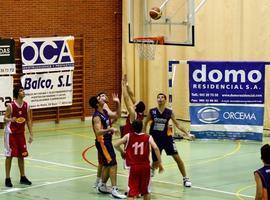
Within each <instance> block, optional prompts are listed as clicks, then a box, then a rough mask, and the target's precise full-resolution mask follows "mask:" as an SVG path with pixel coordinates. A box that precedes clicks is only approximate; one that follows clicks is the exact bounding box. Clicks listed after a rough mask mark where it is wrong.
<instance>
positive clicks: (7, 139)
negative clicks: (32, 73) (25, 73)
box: [4, 87, 33, 187]
mask: <svg viewBox="0 0 270 200" xmlns="http://www.w3.org/2000/svg"><path fill="white" fill-rule="evenodd" d="M13 97H14V100H13V101H12V102H11V103H10V104H8V106H7V110H6V113H5V117H4V120H5V122H6V127H5V135H4V145H5V156H6V162H5V168H6V180H5V185H6V187H12V186H13V185H12V182H11V179H10V169H11V163H12V158H13V157H17V158H18V166H19V170H20V175H21V179H20V183H21V184H25V185H31V184H32V183H31V182H30V181H29V180H28V179H27V178H26V177H25V171H24V157H26V156H28V151H27V148H26V141H25V135H24V132H25V124H26V125H27V128H28V130H29V133H30V136H29V140H28V142H29V143H32V141H33V132H32V121H31V116H30V109H29V106H28V103H27V102H25V101H24V100H23V98H24V97H25V93H24V90H23V88H22V87H14V90H13Z"/></svg>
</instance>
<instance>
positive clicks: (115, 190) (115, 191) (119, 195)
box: [112, 188, 127, 199]
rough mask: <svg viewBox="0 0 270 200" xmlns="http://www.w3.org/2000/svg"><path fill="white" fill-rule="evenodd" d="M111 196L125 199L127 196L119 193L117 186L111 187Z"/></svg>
mask: <svg viewBox="0 0 270 200" xmlns="http://www.w3.org/2000/svg"><path fill="white" fill-rule="evenodd" d="M112 196H113V197H114V198H117V199H126V198H127V196H126V195H124V194H121V193H120V192H119V190H118V188H113V189H112Z"/></svg>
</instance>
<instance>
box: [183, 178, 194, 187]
mask: <svg viewBox="0 0 270 200" xmlns="http://www.w3.org/2000/svg"><path fill="white" fill-rule="evenodd" d="M183 185H184V186H185V187H191V185H192V183H191V181H190V180H189V178H187V177H184V178H183Z"/></svg>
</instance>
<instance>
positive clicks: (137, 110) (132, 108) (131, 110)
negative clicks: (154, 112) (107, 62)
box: [121, 74, 145, 137]
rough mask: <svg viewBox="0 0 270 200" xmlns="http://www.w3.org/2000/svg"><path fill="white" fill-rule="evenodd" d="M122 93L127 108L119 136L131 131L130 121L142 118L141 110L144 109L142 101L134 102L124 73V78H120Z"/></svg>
mask: <svg viewBox="0 0 270 200" xmlns="http://www.w3.org/2000/svg"><path fill="white" fill-rule="evenodd" d="M122 93H123V99H124V102H125V105H126V108H127V110H128V117H127V119H126V124H125V126H124V127H123V129H122V131H121V137H123V136H124V135H126V134H127V133H130V132H133V130H132V126H131V123H132V122H133V121H134V120H135V119H139V120H143V118H144V113H143V112H144V110H145V105H144V103H143V102H142V101H139V102H136V100H135V97H134V94H133V92H132V91H131V89H130V87H129V85H128V82H127V75H126V74H125V75H124V78H123V80H122ZM130 100H131V102H130Z"/></svg>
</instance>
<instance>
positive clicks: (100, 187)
mask: <svg viewBox="0 0 270 200" xmlns="http://www.w3.org/2000/svg"><path fill="white" fill-rule="evenodd" d="M97 191H98V192H100V193H102V194H110V191H109V190H108V188H107V186H106V184H104V183H101V184H99V185H98V187H97Z"/></svg>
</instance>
